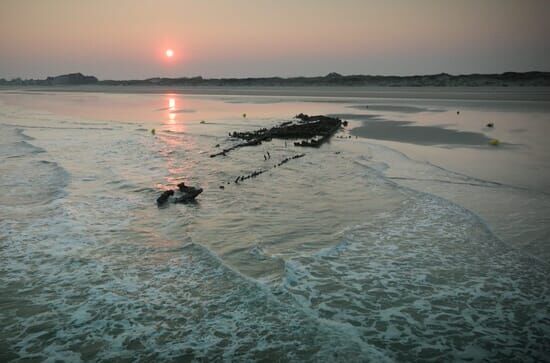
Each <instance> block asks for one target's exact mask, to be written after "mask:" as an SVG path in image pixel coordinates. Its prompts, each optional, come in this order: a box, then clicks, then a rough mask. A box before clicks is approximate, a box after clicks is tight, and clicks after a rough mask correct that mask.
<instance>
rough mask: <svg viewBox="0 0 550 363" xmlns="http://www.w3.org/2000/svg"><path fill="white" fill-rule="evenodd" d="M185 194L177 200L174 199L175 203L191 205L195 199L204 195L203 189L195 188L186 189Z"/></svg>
mask: <svg viewBox="0 0 550 363" xmlns="http://www.w3.org/2000/svg"><path fill="white" fill-rule="evenodd" d="M186 188H188V189H186V191H185V192H183V191H182V192H181V195H179V196H178V197H177V198H176V199H174V203H189V202H194V201H195V198H196V197H197V196H198V195H199V194H201V193H202V190H203V189H202V188H194V187H186Z"/></svg>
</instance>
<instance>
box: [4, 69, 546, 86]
mask: <svg viewBox="0 0 550 363" xmlns="http://www.w3.org/2000/svg"><path fill="white" fill-rule="evenodd" d="M83 84H97V85H104V86H186V87H193V86H203V87H204V86H215V87H220V86H221V87H223V86H230V87H239V86H246V87H250V86H255V87H303V86H352V87H355V86H383V87H482V86H490V87H508V86H515V87H517V86H530V87H533V86H546V87H548V86H550V72H522V73H518V72H505V73H501V74H466V75H451V74H447V73H441V74H432V75H419V76H369V75H349V76H344V75H341V74H338V73H329V74H327V75H326V76H318V77H290V78H282V77H262V78H202V77H201V76H197V77H181V78H160V77H157V78H148V79H142V80H101V81H100V80H98V79H97V78H96V77H94V76H85V75H83V74H82V73H71V74H64V75H60V76H55V77H48V78H46V79H21V78H15V79H12V80H6V79H0V85H8V86H9V85H16V86H26V85H34V86H36V85H38V86H49V85H83Z"/></svg>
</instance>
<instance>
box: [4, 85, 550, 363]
mask: <svg viewBox="0 0 550 363" xmlns="http://www.w3.org/2000/svg"><path fill="white" fill-rule="evenodd" d="M0 102H1V104H0V188H1V189H0V190H1V193H0V251H1V253H0V307H1V309H0V357H1V358H2V360H14V361H19V360H20V361H23V360H36V361H42V360H49V361H54V360H56V359H62V360H70V361H87V360H94V361H112V360H117V361H120V360H132V361H134V360H142V361H151V360H156V361H159V360H162V361H170V360H173V361H192V360H194V359H207V360H218V361H219V360H239V361H252V360H254V361H256V360H266V361H267V360H271V361H330V362H332V361H345V362H349V361H406V360H432V361H442V360H482V359H490V360H495V361H509V360H526V361H530V360H531V361H535V360H547V359H549V356H548V347H549V346H550V315H549V310H550V308H549V306H550V294H549V291H548V289H549V287H550V279H549V277H548V272H549V262H550V253H549V250H550V246H549V245H548V242H549V231H550V227H549V223H548V222H549V221H548V216H549V215H550V213H549V212H550V196H549V194H548V193H549V189H548V188H547V186H548V185H547V184H546V180H547V179H546V178H547V175H548V168H549V165H548V164H549V163H548V160H549V159H548V157H549V152H548V147H547V146H546V145H547V144H546V143H545V142H544V133H546V135H548V130H549V128H548V126H549V125H550V124H549V123H548V122H550V118H549V113H548V111H547V105H546V103H545V102H542V103H536V104H529V103H525V102H524V103H521V104H520V105H519V106H521V107H515V108H510V106H509V105H508V104H505V105H504V104H502V105H499V104H498V103H495V102H492V103H486V104H480V103H475V102H473V101H468V102H467V101H465V100H464V99H458V100H447V101H445V102H443V101H437V100H426V99H423V100H422V101H419V100H414V99H395V98H387V99H347V98H329V97H328V98H327V97H325V98H311V97H310V98H305V97H298V96H293V97H283V96H281V97H247V96H227V95H225V96H208V95H201V96H193V95H182V94H165V95H164V94H124V93H122V94H109V93H78V92H75V93H69V92H63V93H55V92H46V93H37V92H14V91H4V92H2V93H1V94H0ZM364 105H370V109H364V108H362V107H358V106H364ZM396 106H407V107H408V108H403V107H402V108H399V107H396ZM457 108H460V110H461V115H462V118H461V119H457V114H456V109H457ZM411 110H416V111H414V112H411ZM300 112H304V113H308V114H334V115H347V114H350V113H354V114H357V115H360V114H361V115H364V114H371V115H376V116H377V117H379V118H382V119H387V120H388V121H391V120H393V121H395V120H408V121H414V122H416V124H418V125H425V126H434V125H438V126H440V127H446V128H454V129H460V130H466V131H475V132H481V133H484V134H486V135H489V136H491V137H496V136H498V138H499V139H502V140H503V145H502V147H501V148H499V149H496V148H493V149H491V147H490V146H488V145H479V146H476V147H471V146H469V147H463V146H456V145H454V146H453V147H449V146H448V145H428V146H427V145H418V144H415V143H414V140H411V141H410V142H392V141H391V140H389V141H388V140H373V139H368V138H366V139H365V138H355V137H350V134H349V133H348V131H347V130H342V131H341V132H339V133H338V134H337V135H336V136H335V137H334V138H333V139H332V140H331V142H330V143H328V144H326V145H323V146H322V147H321V148H320V149H303V148H297V147H294V145H293V143H292V141H288V142H285V141H281V140H273V141H271V142H264V143H263V144H262V145H260V146H257V147H246V148H241V149H237V150H235V151H233V152H231V153H229V154H228V155H227V156H225V157H223V156H220V157H215V158H211V157H210V155H211V154H213V153H215V152H218V151H219V150H220V149H222V148H225V147H228V146H231V145H233V144H235V143H236V142H237V141H236V140H233V139H231V138H230V137H228V133H229V132H232V131H244V130H254V129H257V128H261V127H270V126H273V125H276V124H277V123H280V122H283V121H287V120H290V119H292V116H293V115H295V114H297V113H300ZM487 118H491V119H495V118H497V119H498V120H507V121H502V122H501V123H500V124H498V125H497V127H498V131H493V130H485V129H482V127H483V125H484V124H485V120H487ZM350 120H351V127H354V126H358V125H360V122H368V121H357V120H355V121H354V119H353V117H352V118H350ZM152 129H155V133H154V134H152V132H151V130H152ZM518 130H522V131H518ZM397 131H398V130H397ZM491 132H492V133H493V134H494V133H497V134H498V135H496V136H494V135H493V134H491ZM541 134H543V135H541ZM267 152H269V154H270V158H267V156H266V155H267ZM301 153H305V156H304V157H303V158H299V159H294V160H291V161H289V162H288V163H286V164H284V165H282V166H278V167H275V165H277V164H278V162H280V161H281V160H283V159H285V158H288V157H292V156H295V155H298V154H301ZM266 159H267V160H266ZM465 160H467V161H468V162H465ZM484 160H485V161H486V162H484ZM503 162H507V163H508V164H507V165H502V163H503ZM490 165H494V167H492V168H491V167H489V166H490ZM509 168H515V170H516V171H515V172H514V173H510V172H509V170H508V169H509ZM257 170H267V172H266V173H264V174H262V175H260V176H258V177H257V178H253V179H248V180H246V181H244V182H241V183H238V184H236V183H235V182H234V180H235V179H236V178H237V177H238V176H240V175H247V174H250V173H251V172H253V171H257ZM181 181H185V182H186V184H188V185H198V186H201V187H202V188H204V192H203V194H201V195H200V196H199V197H198V199H197V203H195V204H187V205H179V204H178V205H176V204H168V205H167V206H166V207H163V208H158V207H157V206H156V203H155V199H156V198H157V197H158V196H159V195H160V193H161V192H162V191H163V190H167V189H170V188H175V186H176V184H178V183H179V182H181ZM222 186H223V188H221V187H222Z"/></svg>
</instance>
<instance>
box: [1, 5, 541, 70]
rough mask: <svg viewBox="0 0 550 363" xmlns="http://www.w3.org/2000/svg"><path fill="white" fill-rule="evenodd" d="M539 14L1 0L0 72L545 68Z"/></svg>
mask: <svg viewBox="0 0 550 363" xmlns="http://www.w3.org/2000/svg"><path fill="white" fill-rule="evenodd" d="M549 24H550V0H517V1H516V0H339V1H336V0H255V1H253V0H250V1H248V0H224V1H222V0H196V1H195V0H173V1H170V0H90V1H84V0H35V1H30V0H0V78H2V77H3V78H12V77H16V76H20V77H23V78H31V77H33V78H38V77H40V78H42V77H45V76H47V75H56V74H62V73H68V72H83V73H85V74H93V75H96V76H97V77H99V78H100V79H128V78H146V77H153V76H193V75H202V76H206V77H220V76H221V77H242V76H270V75H279V76H294V75H324V74H326V73H329V72H339V73H342V74H358V73H362V74H399V75H406V74H429V73H440V72H447V73H453V74H458V73H476V72H481V73H492V72H503V71H528V70H543V71H550V40H549V38H550V25H549ZM168 48H171V49H173V50H174V52H175V56H174V57H173V58H172V59H167V57H166V56H164V51H165V50H166V49H168Z"/></svg>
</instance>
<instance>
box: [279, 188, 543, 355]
mask: <svg viewBox="0 0 550 363" xmlns="http://www.w3.org/2000/svg"><path fill="white" fill-rule="evenodd" d="M547 276H548V270H547V269H546V267H545V265H543V264H535V265H533V264H532V260H531V259H529V258H526V257H525V256H524V255H522V254H520V253H518V252H517V251H514V250H512V249H509V248H507V247H505V246H504V245H503V244H502V243H501V242H500V241H499V240H498V239H497V238H496V237H495V236H493V235H492V233H491V232H490V231H489V230H488V229H487V228H486V226H485V225H484V223H482V221H480V219H479V218H478V217H477V216H476V215H474V214H472V213H469V212H468V211H467V210H465V209H464V208H461V207H459V206H457V205H454V204H452V203H450V202H448V201H446V200H444V199H441V198H437V197H433V196H430V195H428V194H421V195H412V196H411V198H410V199H408V200H407V201H406V202H405V203H404V204H403V206H402V207H401V208H400V209H398V210H397V211H394V212H388V213H382V214H380V215H378V216H371V218H369V221H368V222H366V223H364V224H362V225H358V226H356V228H355V229H354V230H352V231H350V232H348V233H347V234H346V235H345V237H344V238H343V239H342V242H341V243H340V244H338V245H336V246H334V247H330V248H327V249H324V250H322V251H320V252H318V253H316V254H313V255H309V256H301V257H298V258H293V259H290V260H289V261H288V262H287V264H286V267H285V280H284V283H283V286H284V287H285V289H286V290H288V291H289V292H291V293H292V294H293V295H294V296H295V298H296V301H297V302H299V303H300V304H301V305H302V306H304V307H305V308H308V309H310V311H312V312H314V313H315V314H317V316H318V317H319V318H320V319H327V320H332V321H337V322H340V323H347V324H350V325H352V326H354V327H356V328H357V330H358V331H359V332H360V335H361V337H362V339H363V340H365V341H368V342H369V344H372V345H374V346H375V347H376V348H377V349H380V350H381V351H383V352H385V354H387V355H388V356H390V357H391V358H392V359H395V360H398V361H402V360H411V359H412V360H423V359H427V358H428V357H430V358H431V359H439V360H449V359H450V360H463V359H474V360H479V359H489V360H501V361H502V360H515V359H525V358H526V357H529V358H530V359H534V360H544V359H545V358H548V357H547V355H546V354H547V353H546V348H545V347H546V346H547V344H548V343H549V341H548V336H549V335H548V333H549V332H550V321H548V319H546V318H545V316H548V314H549V313H550V311H549V309H548V306H550V298H549V295H548V289H549V288H550V281H549V279H548V277H547ZM518 311H522V312H524V313H522V314H517V312H518Z"/></svg>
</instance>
